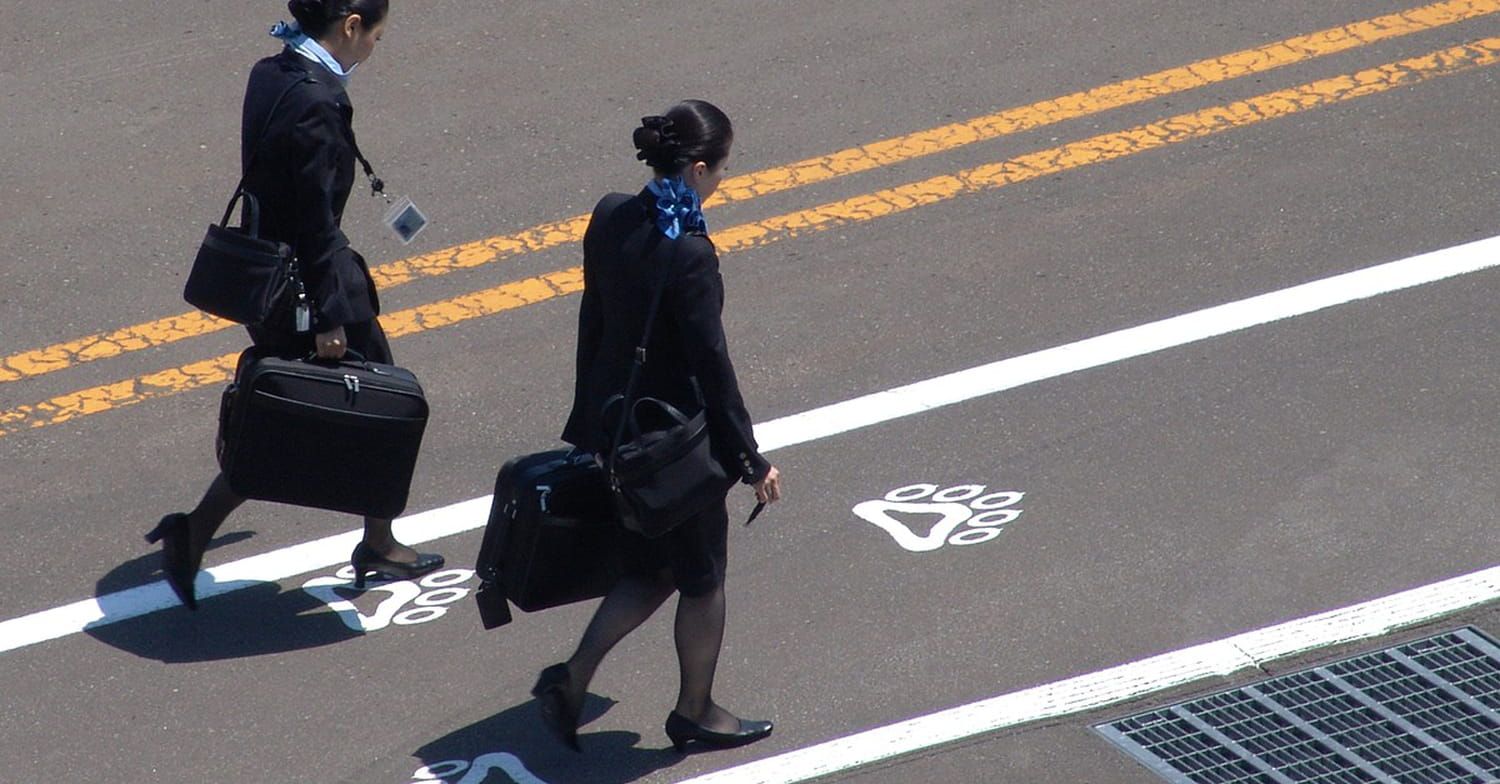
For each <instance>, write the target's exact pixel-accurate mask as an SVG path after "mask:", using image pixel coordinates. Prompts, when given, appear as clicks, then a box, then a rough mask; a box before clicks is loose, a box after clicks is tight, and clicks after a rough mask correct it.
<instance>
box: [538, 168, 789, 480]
mask: <svg viewBox="0 0 1500 784" xmlns="http://www.w3.org/2000/svg"><path fill="white" fill-rule="evenodd" d="M654 203H655V197H653V196H652V195H651V194H650V193H649V192H647V191H642V192H641V193H640V194H639V195H637V196H634V197H631V196H629V195H627V194H611V195H609V196H606V197H604V199H603V200H601V201H600V202H599V205H598V206H597V207H596V208H595V209H594V215H593V218H592V219H591V220H590V221H589V227H588V230H587V231H586V232H585V233H584V238H583V281H584V289H583V301H582V303H581V304H580V306H579V311H578V357H577V363H578V367H577V379H576V382H575V386H574V392H573V410H572V413H571V414H570V415H569V417H568V424H567V426H566V427H565V428H564V430H563V440H564V441H567V442H568V443H570V444H573V445H574V446H577V447H578V448H580V449H584V450H587V451H590V452H596V453H597V452H600V451H602V450H603V449H604V448H605V444H606V443H607V441H608V439H609V438H610V437H612V435H613V433H606V432H604V430H605V424H604V422H602V421H601V414H602V408H603V405H604V403H605V401H606V400H608V399H609V398H610V396H612V395H616V394H620V393H623V392H624V391H625V384H626V382H627V381H628V380H629V377H630V369H631V366H632V365H633V364H634V357H635V347H636V344H637V343H638V341H640V339H641V335H642V334H643V331H644V329H645V326H646V315H647V311H648V310H649V308H650V305H651V294H652V291H653V288H654V286H655V285H656V284H657V281H658V280H659V279H660V276H662V275H663V274H666V275H667V284H666V288H665V290H664V291H663V293H662V300H661V305H660V307H659V311H658V313H657V317H656V318H657V320H656V325H655V327H653V330H652V333H651V342H650V344H649V345H647V346H646V364H645V367H644V369H643V370H642V371H641V378H640V381H639V382H638V395H639V396H641V397H655V398H660V399H662V400H665V401H667V402H669V403H671V404H673V405H674V406H676V407H677V408H679V409H681V410H682V411H683V412H684V413H686V414H688V415H689V416H691V415H693V414H696V413H697V412H698V411H699V410H704V411H706V413H707V418H708V426H709V438H710V440H711V441H712V442H713V445H714V452H715V456H716V457H717V458H718V459H719V462H721V463H723V464H724V467H725V469H726V470H728V471H729V474H730V476H739V477H740V478H741V479H742V480H743V481H745V482H746V483H754V482H758V481H760V480H761V479H762V478H764V477H765V475H766V473H767V472H768V471H769V470H770V467H771V465H770V463H768V462H766V459H765V458H764V457H762V456H761V455H760V452H759V451H758V449H757V446H756V443H755V435H754V433H753V432H752V430H751V421H750V413H749V412H748V411H746V410H745V401H744V400H743V398H741V396H740V388H739V383H738V381H737V380H736V379H735V374H734V366H733V365H732V364H731V363H730V361H729V348H728V345H727V343H726V342H725V338H724V323H723V321H722V318H721V316H722V314H723V310H724V280H723V278H722V277H720V275H719V256H718V253H717V252H715V250H714V246H713V243H712V242H710V241H709V239H708V238H707V237H706V236H703V235H701V234H685V235H683V236H681V237H679V238H678V239H676V240H669V239H667V238H666V237H664V236H663V235H662V233H661V231H660V230H659V229H657V228H656V224H655V221H654V219H653V216H652V213H651V209H652V207H653V205H654ZM700 392H701V396H700ZM700 400H701V403H700Z"/></svg>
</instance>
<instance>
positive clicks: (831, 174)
mask: <svg viewBox="0 0 1500 784" xmlns="http://www.w3.org/2000/svg"><path fill="white" fill-rule="evenodd" d="M1496 11H1500V0H1449V1H1448V2H1441V3H1434V4H1432V5H1425V6H1422V7H1420V8H1413V9H1410V10H1408V11H1402V12H1399V13H1394V14H1389V15H1387V16H1381V17H1376V18H1374V19H1368V20H1365V21H1363V22H1355V23H1353V24H1348V25H1344V26H1343V27H1334V28H1330V29H1327V30H1320V31H1318V32H1316V33H1309V34H1307V35H1300V36H1297V37H1295V38H1288V39H1286V40H1284V41H1277V42H1275V43H1270V44H1266V45H1264V46H1258V47H1255V48H1253V49H1245V50H1242V51H1238V52H1234V53H1232V54H1226V55H1222V56H1219V57H1213V58H1209V59H1207V60H1199V61H1198V62H1195V63H1189V64H1188V65H1184V66H1180V67H1177V68H1169V69H1167V70H1165V71H1158V72H1156V73H1153V74H1148V75H1146V76H1140V77H1136V78H1134V79H1126V80H1125V81H1122V82H1116V83H1114V84H1108V85H1104V86H1103V87H1095V88H1093V89H1090V90H1084V91H1082V92H1076V93H1072V94H1071V95H1065V96H1062V97H1061V98H1053V99H1051V100H1047V101H1041V102H1038V103H1034V104H1031V105H1029V106H1021V107H1018V108H1014V109H1006V110H1004V111H1001V112H997V113H995V114H989V115H985V116H983V117H976V118H974V119H972V120H966V121H964V122H959V123H953V124H951V125H944V126H941V127H938V128H932V129H930V130H926V131H919V132H917V133H913V134H909V135H907V136H901V137H899V138H894V139H887V140H884V141H879V142H875V143H873V144H866V145H864V146H862V147H854V148H851V149H847V150H841V151H839V152H836V153H833V154H832V155H825V156H822V157H818V158H810V159H808V160H805V161H799V162H797V163H793V164H790V165H787V166H781V167H777V168H775V169H768V170H766V171H763V172H756V173H752V174H747V175H745V176H743V177H735V178H732V179H727V180H725V181H724V182H723V184H721V185H720V186H719V193H720V194H721V196H715V197H714V198H713V199H710V200H709V204H710V205H713V204H715V203H717V202H719V201H720V199H721V198H722V199H723V200H725V201H741V200H745V199H751V198H754V197H756V196H764V195H766V194H769V193H775V192H777V191H783V190H787V189H790V188H799V187H802V186H804V185H811V184H812V183H815V182H822V181H824V180H829V179H833V178H835V177H843V176H846V175H850V174H855V173H858V172H863V171H869V170H871V169H876V168H879V167H882V166H889V165H891V164H895V163H900V162H903V161H908V160H911V159H914V158H920V157H922V156H925V155H932V154H935V153H939V152H946V151H948V150H952V149H955V148H958V147H962V146H964V145H967V144H973V143H975V142H981V141H988V140H991V139H996V138H999V137H1001V136H1005V135H1008V134H1014V133H1020V132H1022V131H1029V130H1033V129H1036V128H1040V127H1043V126H1046V125H1052V124H1055V123H1059V122H1063V121H1064V120H1074V119H1078V118H1080V117H1085V116H1088V115H1091V114H1098V113H1100V112H1104V111H1108V110H1110V109H1118V108H1121V107H1125V106H1130V105H1133V104H1138V103H1142V102H1144V101H1149V100H1153V99H1156V98H1161V97H1163V96H1168V95H1172V94H1173V93H1180V92H1183V91H1186V90H1192V89H1196V88H1198V87H1204V86H1207V85H1210V84H1216V83H1219V82H1226V81H1229V80H1232V79H1238V78H1240V77H1243V76H1249V75H1251V74H1256V73H1262V72H1265V71H1269V70H1272V69H1274V68H1280V67H1282V66H1286V65H1292V64H1294V63H1300V62H1305V61H1307V60H1312V59H1314V58H1318V57H1326V56H1328V55H1331V54H1337V53H1339V52H1344V51H1348V50H1350V49H1355V48H1358V47H1361V46H1366V45H1368V44H1373V43H1375V42H1377V41H1384V40H1388V39H1391V38H1397V37H1400V36H1404V35H1410V34H1412V33H1418V32H1422V31H1426V30H1432V29H1434V28H1438V27H1443V26H1446V25H1451V24H1456V23H1458V22H1463V21H1467V20H1470V19H1475V18H1478V17H1481V16H1486V15H1488V14H1493V13H1495V12H1496Z"/></svg>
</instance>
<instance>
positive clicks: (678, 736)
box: [666, 711, 772, 754]
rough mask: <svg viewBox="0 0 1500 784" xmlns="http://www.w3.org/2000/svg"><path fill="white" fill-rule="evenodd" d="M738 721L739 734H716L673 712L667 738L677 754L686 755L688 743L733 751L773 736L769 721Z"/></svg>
mask: <svg viewBox="0 0 1500 784" xmlns="http://www.w3.org/2000/svg"><path fill="white" fill-rule="evenodd" d="M737 721H738V722H739V723H740V729H739V731H738V732H714V731H713V730H711V729H708V728H707V727H704V726H703V725H701V724H699V723H698V722H695V721H692V720H690V719H689V718H688V717H686V716H684V715H682V714H681V713H678V712H677V711H672V713H671V715H669V716H667V726H666V730H667V737H668V738H671V739H672V747H673V748H675V749H677V753H679V754H686V753H687V746H688V741H693V742H695V743H699V744H702V745H704V746H708V747H709V748H714V749H732V748H735V747H737V746H748V745H750V744H752V743H754V742H756V741H758V740H760V739H762V738H764V737H766V736H767V735H770V734H771V726H772V725H771V722H769V721H745V720H744V719H737Z"/></svg>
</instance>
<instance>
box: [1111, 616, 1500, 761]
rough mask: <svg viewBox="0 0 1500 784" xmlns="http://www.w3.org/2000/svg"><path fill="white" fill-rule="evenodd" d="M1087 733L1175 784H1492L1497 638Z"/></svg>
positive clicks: (1318, 673) (1446, 637)
mask: <svg viewBox="0 0 1500 784" xmlns="http://www.w3.org/2000/svg"><path fill="white" fill-rule="evenodd" d="M1094 729H1096V730H1098V731H1099V733H1100V734H1102V735H1104V736H1105V737H1106V738H1108V739H1110V740H1111V741H1113V742H1114V743H1115V744H1116V745H1118V746H1119V747H1120V748H1122V749H1124V750H1125V751H1126V752H1127V753H1129V754H1130V755H1131V756H1133V757H1135V758H1136V759H1137V760H1139V761H1140V762H1141V763H1143V764H1144V765H1146V767H1148V768H1150V769H1151V770H1153V771H1155V772H1156V773H1158V774H1159V775H1161V776H1162V777H1163V778H1165V779H1167V780H1168V781H1171V782H1176V783H1179V784H1302V783H1303V782H1307V783H1308V784H1367V783H1368V784H1377V783H1378V784H1385V783H1387V782H1395V783H1396V784H1439V782H1500V645H1497V644H1496V643H1495V641H1494V640H1492V639H1490V638H1489V637H1487V636H1485V635H1484V634H1483V633H1481V632H1479V631H1477V630H1475V629H1473V628H1465V629H1460V630H1458V631H1454V632H1450V633H1447V634H1441V635H1438V636H1436V637H1430V638H1427V639H1425V640H1418V641H1416V642H1412V643H1407V644H1405V645H1398V646H1396V647H1394V648H1388V649H1386V650H1383V651H1378V652H1376V653H1370V654H1366V655H1363V656H1358V657H1355V658H1352V659H1345V660H1344V661H1340V662H1336V663H1333V664H1329V665H1325V666H1322V667H1316V668H1314V669H1311V670H1307V671H1304V672H1298V673H1294V674H1291V675H1283V676H1281V677H1278V678H1273V679H1271V680H1268V681H1262V682H1261V683H1257V684H1253V685H1250V686H1244V687H1241V688H1238V689H1233V690H1230V691H1226V692H1222V693H1219V694H1213V695H1210V696H1207V697H1203V698H1200V699H1196V700H1193V701H1191V702H1185V703H1182V704H1179V705H1173V706H1171V707H1168V708H1162V709H1159V710H1153V711H1149V712H1147V713H1142V714H1139V715H1136V716H1131V717H1130V718H1126V719H1120V720H1119V721H1113V722H1109V723H1107V724H1101V725H1099V726H1097V727H1095V728H1094Z"/></svg>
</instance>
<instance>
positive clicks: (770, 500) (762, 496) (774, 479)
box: [755, 466, 781, 504]
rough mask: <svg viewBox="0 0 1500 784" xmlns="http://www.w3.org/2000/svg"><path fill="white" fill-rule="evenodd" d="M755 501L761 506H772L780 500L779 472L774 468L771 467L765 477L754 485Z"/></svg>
mask: <svg viewBox="0 0 1500 784" xmlns="http://www.w3.org/2000/svg"><path fill="white" fill-rule="evenodd" d="M755 500H756V501H759V502H760V503H763V504H774V503H776V502H777V501H780V500H781V472H780V471H779V470H777V469H776V466H771V470H770V471H767V472H766V475H765V477H764V478H762V479H761V480H760V481H759V482H756V483H755Z"/></svg>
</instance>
